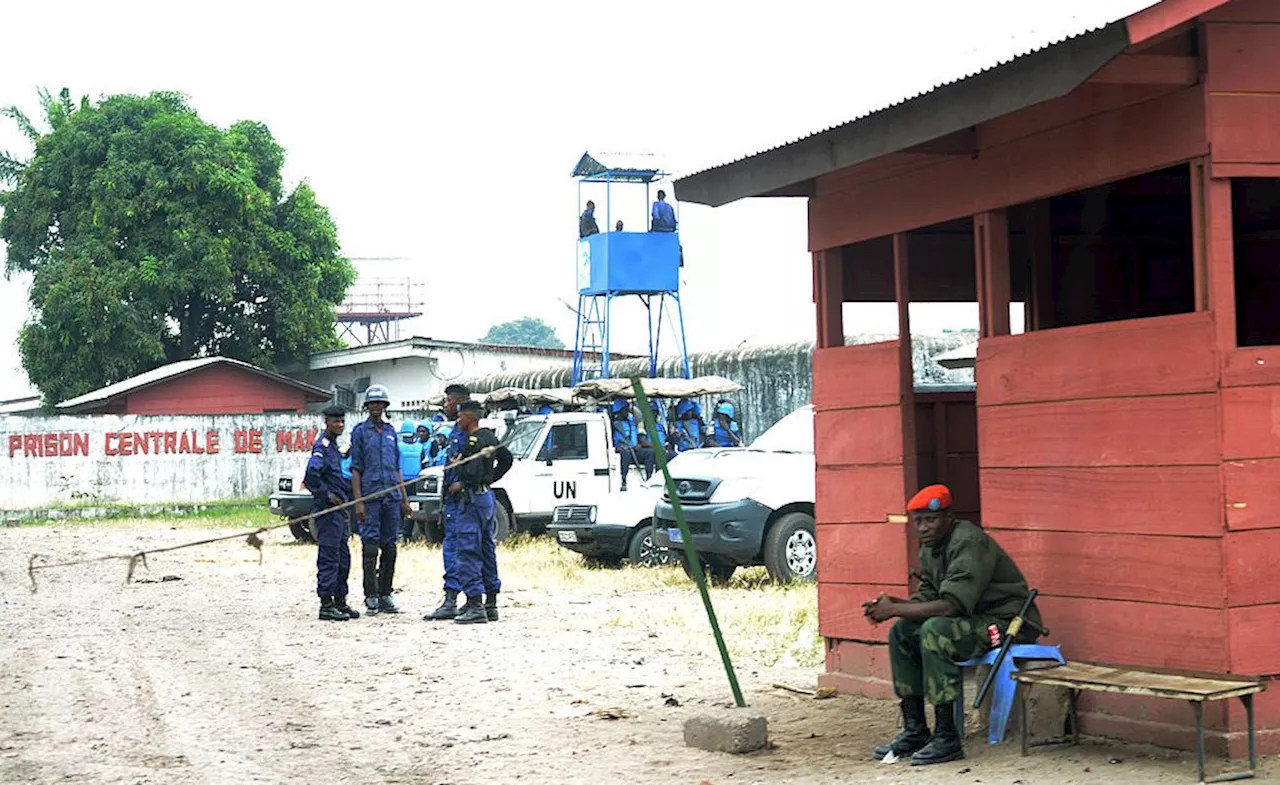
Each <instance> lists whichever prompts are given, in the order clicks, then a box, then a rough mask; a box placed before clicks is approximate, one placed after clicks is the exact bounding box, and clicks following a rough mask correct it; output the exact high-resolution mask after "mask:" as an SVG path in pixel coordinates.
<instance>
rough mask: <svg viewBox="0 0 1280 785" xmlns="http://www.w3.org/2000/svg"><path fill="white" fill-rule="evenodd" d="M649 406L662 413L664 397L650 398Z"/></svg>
mask: <svg viewBox="0 0 1280 785" xmlns="http://www.w3.org/2000/svg"><path fill="white" fill-rule="evenodd" d="M649 408H650V409H653V410H654V411H655V412H658V413H661V412H662V399H661V398H650V399H649Z"/></svg>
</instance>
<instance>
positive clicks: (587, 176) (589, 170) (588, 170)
mask: <svg viewBox="0 0 1280 785" xmlns="http://www.w3.org/2000/svg"><path fill="white" fill-rule="evenodd" d="M573 176H574V177H580V178H582V179H584V180H587V181H595V180H598V181H601V182H603V181H604V180H606V179H608V180H612V181H613V182H622V183H651V182H653V181H654V180H661V179H662V178H663V177H666V176H667V173H666V172H664V171H662V167H660V166H658V160H657V158H656V157H655V156H653V155H652V154H651V153H592V152H590V151H588V152H585V153H583V154H582V157H581V158H579V159H578V164H577V165H576V166H574V167H573Z"/></svg>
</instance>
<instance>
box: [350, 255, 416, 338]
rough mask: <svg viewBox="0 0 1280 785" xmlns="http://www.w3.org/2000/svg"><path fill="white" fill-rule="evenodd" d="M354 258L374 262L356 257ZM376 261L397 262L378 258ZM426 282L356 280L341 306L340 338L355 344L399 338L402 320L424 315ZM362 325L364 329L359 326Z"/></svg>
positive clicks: (376, 279)
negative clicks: (423, 294) (362, 339)
mask: <svg viewBox="0 0 1280 785" xmlns="http://www.w3.org/2000/svg"><path fill="white" fill-rule="evenodd" d="M353 261H375V260H373V259H354V260H353ZM376 261H397V260H396V259H387V258H378V259H376ZM424 287H425V284H422V283H415V282H414V281H413V280H411V279H409V278H374V279H371V280H368V281H356V283H355V284H353V285H352V287H351V288H350V289H348V290H347V299H346V300H344V301H343V303H342V304H341V305H339V306H338V309H337V312H336V313H335V315H334V317H335V318H336V319H337V322H338V327H339V330H340V337H343V338H349V339H351V342H352V343H354V344H359V343H361V340H360V339H361V335H360V333H361V332H363V333H364V335H363V338H364V344H365V345H366V346H367V345H369V344H374V343H385V342H387V341H398V340H400V322H402V321H404V320H405V319H412V318H414V317H415V316H421V315H422V313H423V311H422V308H423V306H424V304H425V300H424V298H423V297H422V294H421V292H422V290H423V288H424ZM360 327H363V328H364V330H363V331H361V330H359V329H358V328H360Z"/></svg>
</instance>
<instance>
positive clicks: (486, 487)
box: [463, 485, 493, 496]
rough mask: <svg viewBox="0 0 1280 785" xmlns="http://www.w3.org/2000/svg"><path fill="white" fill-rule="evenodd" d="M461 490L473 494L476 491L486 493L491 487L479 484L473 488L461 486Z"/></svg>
mask: <svg viewBox="0 0 1280 785" xmlns="http://www.w3.org/2000/svg"><path fill="white" fill-rule="evenodd" d="M463 490H464V491H466V492H467V493H469V494H472V495H473V496H474V495H475V494H477V493H488V492H489V491H491V490H493V489H492V488H490V487H489V486H488V485H480V486H477V487H475V488H463Z"/></svg>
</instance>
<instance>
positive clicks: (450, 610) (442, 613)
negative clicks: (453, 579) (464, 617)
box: [422, 589, 458, 621]
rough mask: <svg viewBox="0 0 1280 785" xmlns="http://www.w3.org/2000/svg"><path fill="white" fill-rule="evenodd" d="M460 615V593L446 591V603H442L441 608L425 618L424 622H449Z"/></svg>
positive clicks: (450, 590)
mask: <svg viewBox="0 0 1280 785" xmlns="http://www.w3.org/2000/svg"><path fill="white" fill-rule="evenodd" d="M457 615H458V593H457V592H456V591H454V590H452V589H445V592H444V602H442V603H440V607H439V608H436V609H435V610H434V611H432V612H431V613H428V614H427V615H426V616H423V617H422V618H423V620H424V621H448V620H449V619H452V618H454V617H455V616H457Z"/></svg>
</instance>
